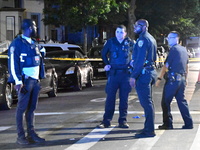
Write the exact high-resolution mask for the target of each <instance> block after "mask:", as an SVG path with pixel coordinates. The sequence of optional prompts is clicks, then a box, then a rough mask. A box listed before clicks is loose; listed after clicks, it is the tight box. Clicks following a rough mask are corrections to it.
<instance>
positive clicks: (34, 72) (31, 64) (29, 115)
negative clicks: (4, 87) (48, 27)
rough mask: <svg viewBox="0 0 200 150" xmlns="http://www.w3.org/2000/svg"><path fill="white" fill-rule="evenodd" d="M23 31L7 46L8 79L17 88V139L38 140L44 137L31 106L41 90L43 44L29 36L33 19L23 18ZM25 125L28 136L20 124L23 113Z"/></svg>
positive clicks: (21, 140) (43, 73) (33, 34)
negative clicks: (35, 125)
mask: <svg viewBox="0 0 200 150" xmlns="http://www.w3.org/2000/svg"><path fill="white" fill-rule="evenodd" d="M22 31H23V34H21V35H18V36H17V37H16V38H15V39H14V40H13V41H12V43H11V45H10V46H9V51H8V56H9V59H8V67H9V73H10V77H9V79H8V82H11V83H14V84H15V89H16V91H17V92H18V104H17V110H16V124H17V133H18V137H17V143H18V144H22V145H24V144H29V143H41V142H45V139H43V138H40V137H39V136H38V135H37V134H36V133H35V130H34V110H35V109H36V105H37V100H38V95H39V91H40V82H39V79H40V78H45V70H44V65H43V58H42V56H44V53H45V49H44V48H41V49H40V48H39V47H38V46H37V45H36V44H35V41H34V40H32V38H31V37H35V36H36V32H37V30H36V25H35V22H34V21H32V20H30V19H24V20H23V22H22ZM24 114H25V120H26V125H27V133H28V134H27V137H26V136H25V131H24V127H23V116H24Z"/></svg>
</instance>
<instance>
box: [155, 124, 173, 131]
mask: <svg viewBox="0 0 200 150" xmlns="http://www.w3.org/2000/svg"><path fill="white" fill-rule="evenodd" d="M158 129H160V130H170V129H173V126H166V125H164V124H163V125H160V126H158Z"/></svg>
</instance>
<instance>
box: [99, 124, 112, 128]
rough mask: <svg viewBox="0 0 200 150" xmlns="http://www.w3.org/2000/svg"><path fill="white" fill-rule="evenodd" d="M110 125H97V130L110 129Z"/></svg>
mask: <svg viewBox="0 0 200 150" xmlns="http://www.w3.org/2000/svg"><path fill="white" fill-rule="evenodd" d="M110 127H111V125H108V124H104V123H101V124H100V125H97V128H110Z"/></svg>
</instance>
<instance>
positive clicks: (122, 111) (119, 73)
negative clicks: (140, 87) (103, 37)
mask: <svg viewBox="0 0 200 150" xmlns="http://www.w3.org/2000/svg"><path fill="white" fill-rule="evenodd" d="M126 34H127V33H126V27H125V26H124V25H120V26H118V27H117V28H116V30H115V36H116V37H113V38H111V39H109V40H108V41H107V42H106V44H105V45H104V48H103V50H102V53H101V54H102V59H103V61H104V63H105V64H106V66H105V68H104V69H105V70H106V71H107V73H108V80H107V85H106V89H105V90H106V93H107V97H106V102H105V113H104V116H103V121H102V123H101V124H100V125H98V127H100V128H107V127H110V126H111V123H110V122H111V120H112V118H113V114H114V111H115V101H116V93H117V91H118V90H119V99H120V101H119V119H118V123H119V127H120V128H129V125H128V124H127V119H126V117H127V109H128V95H129V92H130V91H131V86H130V84H129V77H130V73H129V63H130V60H131V55H132V47H133V45H134V43H133V41H131V39H130V38H128V37H126Z"/></svg>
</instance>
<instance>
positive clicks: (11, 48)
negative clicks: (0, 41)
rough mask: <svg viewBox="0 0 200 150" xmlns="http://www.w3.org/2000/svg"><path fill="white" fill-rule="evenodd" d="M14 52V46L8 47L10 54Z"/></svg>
mask: <svg viewBox="0 0 200 150" xmlns="http://www.w3.org/2000/svg"><path fill="white" fill-rule="evenodd" d="M14 51H15V47H14V46H11V47H10V54H13V53H14Z"/></svg>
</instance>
